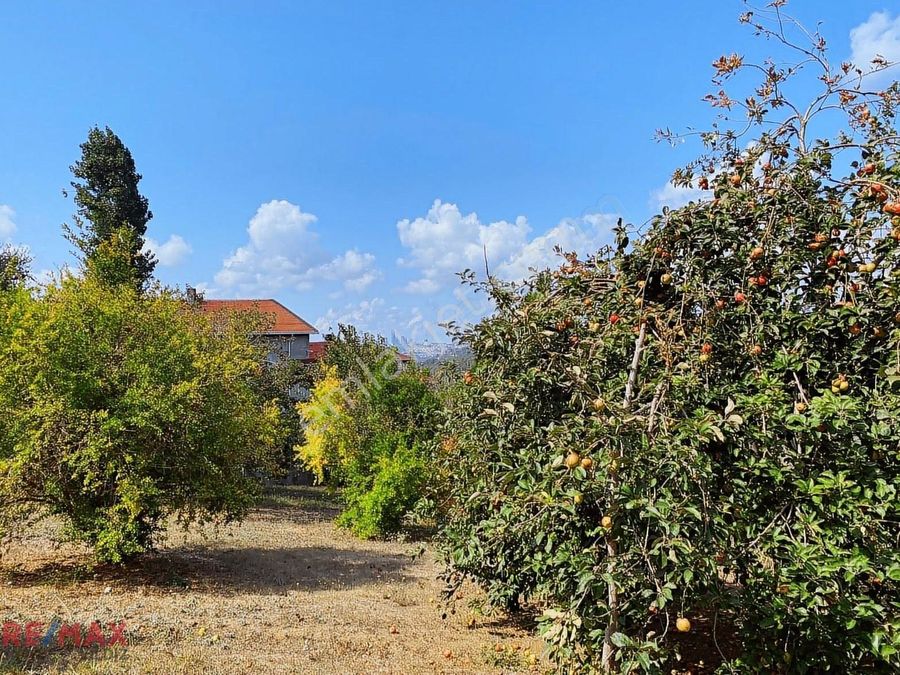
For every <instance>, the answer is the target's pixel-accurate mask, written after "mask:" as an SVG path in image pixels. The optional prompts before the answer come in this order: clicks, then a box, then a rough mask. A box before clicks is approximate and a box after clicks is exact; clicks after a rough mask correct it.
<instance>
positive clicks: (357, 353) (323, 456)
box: [297, 326, 439, 537]
mask: <svg viewBox="0 0 900 675" xmlns="http://www.w3.org/2000/svg"><path fill="white" fill-rule="evenodd" d="M438 407H439V401H438V399H437V396H436V394H435V392H434V391H433V387H432V385H431V383H430V382H429V379H428V373H427V371H425V370H424V369H419V368H416V367H414V366H407V367H405V368H401V366H400V364H399V363H398V361H397V355H396V352H395V351H394V350H392V349H391V348H390V347H388V346H387V345H386V344H385V342H384V341H383V340H382V339H380V338H377V337H375V336H371V335H360V334H359V333H357V332H356V330H355V329H354V328H353V327H352V326H341V329H340V332H339V334H338V336H329V341H328V348H327V351H326V357H325V366H324V370H323V377H322V379H321V380H320V381H319V382H318V383H317V384H316V386H315V388H314V389H313V391H312V395H311V398H310V400H309V401H308V402H305V403H301V404H299V406H298V409H299V411H300V414H301V415H302V416H303V418H304V419H305V420H306V421H307V426H306V429H305V441H304V443H303V444H302V445H300V446H298V447H297V455H298V457H299V458H300V459H301V460H302V461H303V462H304V463H305V464H306V466H307V467H308V468H309V469H310V470H312V471H313V472H315V473H316V474H317V475H318V476H319V479H320V480H327V481H328V482H329V483H330V484H331V485H332V486H334V487H340V488H342V493H341V494H342V497H343V499H344V501H345V503H346V505H347V508H346V509H345V511H344V512H343V513H342V514H341V517H340V519H339V522H340V523H341V524H342V525H344V526H346V527H348V528H349V529H351V530H352V531H353V532H354V533H356V534H357V535H359V536H362V537H376V536H384V535H387V534H391V533H393V532H396V531H398V530H399V529H400V527H401V526H402V523H403V519H404V517H405V516H406V515H407V514H408V513H409V512H410V511H411V510H412V509H413V508H414V506H415V505H416V503H417V502H418V501H419V500H420V499H421V498H422V497H423V496H425V494H426V492H427V489H428V486H429V484H430V479H431V476H432V472H431V470H430V464H431V460H430V457H429V455H428V452H427V448H428V446H427V444H426V443H425V442H424V441H426V440H427V439H429V438H430V437H431V435H432V434H433V431H434V425H435V418H436V413H437V409H438Z"/></svg>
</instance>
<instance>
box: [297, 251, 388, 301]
mask: <svg viewBox="0 0 900 675" xmlns="http://www.w3.org/2000/svg"><path fill="white" fill-rule="evenodd" d="M307 276H308V277H310V278H311V279H315V278H322V279H327V280H329V281H340V282H342V283H343V286H344V288H346V289H347V290H349V291H356V292H360V291H364V290H365V289H367V288H368V287H369V286H370V285H371V284H372V283H374V282H375V281H377V280H378V279H380V278H381V272H380V271H379V270H377V269H376V268H375V256H374V255H372V254H371V253H360V252H359V251H357V250H356V249H351V250H349V251H346V252H345V253H342V254H341V255H339V256H337V257H335V258H333V259H332V260H330V261H329V262H327V263H325V264H324V265H319V266H318V267H314V268H312V269H311V270H309V272H307Z"/></svg>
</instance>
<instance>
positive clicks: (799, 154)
mask: <svg viewBox="0 0 900 675" xmlns="http://www.w3.org/2000/svg"><path fill="white" fill-rule="evenodd" d="M780 4H781V3H774V4H773V6H771V7H770V8H769V9H768V10H767V11H766V12H758V13H757V14H755V15H754V14H752V13H748V14H745V15H744V16H743V17H742V21H744V22H746V23H748V24H750V25H751V26H752V27H753V28H755V30H756V31H757V32H758V33H759V34H762V35H764V36H765V37H767V38H770V44H777V45H780V46H781V47H782V48H784V49H785V50H786V51H787V52H789V53H792V54H794V55H798V59H797V60H796V62H794V63H793V65H790V66H781V65H777V64H776V62H774V61H771V62H766V63H762V64H749V63H745V62H744V60H743V59H742V58H741V57H740V56H738V55H730V56H723V57H722V58H721V59H719V60H718V61H717V62H716V63H714V64H713V65H714V68H715V71H716V72H715V79H714V82H715V84H716V86H717V92H716V93H715V94H712V95H711V96H710V97H709V101H710V103H711V104H712V105H713V106H715V107H716V108H718V109H720V110H721V111H722V114H721V116H720V118H719V119H718V120H717V121H716V124H715V125H714V127H713V129H712V130H711V131H709V132H705V133H703V134H700V135H699V138H700V140H701V141H702V143H703V144H704V150H703V152H702V154H701V156H700V157H699V158H698V159H697V160H696V161H694V162H692V163H691V164H689V165H688V166H686V167H684V168H682V169H679V170H678V171H676V172H675V174H674V176H673V183H674V184H675V185H676V186H678V187H682V188H691V187H693V188H695V189H697V188H699V189H700V190H701V191H702V193H701V195H702V196H700V197H699V198H698V199H696V200H695V201H692V202H690V203H688V204H687V205H686V206H684V207H681V208H677V209H672V210H668V209H667V210H664V212H663V213H660V214H658V215H657V216H656V217H654V218H653V219H652V220H651V221H650V222H649V223H648V224H647V225H646V227H643V228H633V227H629V226H626V225H624V224H622V223H620V225H619V226H618V227H617V228H616V231H615V243H614V245H612V246H610V247H609V249H607V250H602V251H599V252H597V253H596V254H594V255H592V256H590V257H587V258H584V259H581V258H579V257H578V256H577V255H575V254H574V253H568V254H566V256H565V262H564V264H563V265H562V266H561V267H560V268H559V269H556V270H546V271H542V272H538V273H535V274H534V275H533V276H531V277H530V278H528V279H526V280H524V281H523V282H522V283H518V284H506V283H501V282H499V281H497V280H495V279H490V278H489V279H488V280H487V281H484V282H476V281H475V280H474V279H473V278H472V277H471V276H470V277H469V281H470V282H471V283H473V284H476V285H477V286H478V287H479V288H480V289H481V290H483V291H485V292H487V293H488V294H489V295H490V296H491V297H492V299H493V301H494V304H495V307H496V309H495V311H494V313H493V314H492V315H491V316H489V317H487V318H485V319H484V320H482V321H481V322H480V323H478V324H477V325H475V326H474V327H472V328H469V329H465V330H461V331H460V332H459V339H460V340H461V341H463V342H464V343H466V344H468V345H469V346H470V347H471V349H472V351H473V354H474V364H473V367H472V368H471V370H470V371H468V372H466V373H465V374H464V376H463V378H462V380H461V381H460V382H459V383H458V384H457V385H456V386H455V391H454V395H453V396H451V397H450V402H449V404H448V409H447V410H446V413H445V424H444V428H443V434H442V438H441V442H440V455H441V457H442V462H443V465H444V467H445V470H446V471H447V473H448V474H451V475H452V476H453V480H452V481H451V482H448V483H447V485H446V486H445V493H444V494H443V507H444V528H443V550H444V554H445V557H446V561H447V572H446V576H447V581H448V593H449V594H450V595H451V596H452V595H453V593H454V592H455V591H456V590H457V589H458V588H459V587H460V584H461V583H462V582H463V581H465V580H466V579H470V580H474V581H475V582H477V583H478V584H480V585H481V586H482V587H483V588H484V589H485V591H486V592H487V596H488V598H489V600H490V601H491V603H492V604H494V605H497V606H503V607H507V608H510V607H512V608H515V607H518V606H519V605H520V604H522V603H526V602H527V603H532V604H534V605H536V606H537V607H538V608H540V609H541V610H543V614H542V616H541V619H540V626H541V633H542V635H543V636H544V638H545V640H546V642H547V644H548V649H549V652H550V655H551V657H552V658H553V659H554V661H555V662H556V663H557V664H558V666H559V667H560V669H561V670H565V671H566V672H571V671H572V670H573V669H575V668H578V669H580V670H579V672H585V671H590V670H597V671H606V672H610V671H615V672H631V671H636V670H641V671H649V672H655V671H658V670H664V671H665V672H669V670H670V669H671V668H673V667H676V664H678V663H679V662H680V663H681V664H682V666H679V667H683V666H684V665H685V664H689V663H692V662H693V661H692V659H693V660H696V659H698V658H702V659H704V660H705V661H706V663H707V664H710V663H719V664H721V666H722V668H723V671H726V672H787V671H789V672H822V671H826V670H830V671H835V672H861V671H866V672H889V671H890V672H896V669H897V668H898V667H900V299H898V298H900V137H898V134H897V129H896V125H895V112H896V105H897V103H898V101H900V87H898V85H897V84H896V83H894V84H891V85H889V86H887V87H886V88H873V87H872V86H871V85H870V83H871V82H872V81H876V82H877V81H879V80H878V79H877V78H873V77H872V76H871V75H869V74H868V73H870V72H871V71H876V72H878V71H882V70H883V69H884V68H885V67H886V66H887V64H886V63H884V62H881V61H876V62H874V63H873V64H860V66H856V65H853V64H841V65H840V66H837V67H835V66H832V65H831V64H830V63H829V62H828V60H827V59H826V47H825V44H824V41H823V40H822V39H821V38H820V36H818V35H813V36H812V40H811V44H810V45H809V46H806V44H805V42H798V41H796V40H794V39H793V38H792V37H791V35H792V31H794V32H796V31H798V30H800V29H799V27H798V26H796V24H793V23H792V22H791V21H790V19H788V18H787V17H785V16H784V15H783V14H782V13H781V10H780V7H779V5H780ZM779 62H781V61H779ZM753 75H757V76H759V78H760V81H759V82H757V83H756V85H755V86H754V88H753V91H752V93H751V94H750V95H748V96H743V97H741V98H740V99H738V98H731V97H730V96H729V94H728V93H726V91H725V86H726V84H727V83H728V82H734V81H737V82H738V84H741V83H743V82H745V81H746V78H747V77H751V76H753ZM807 76H810V77H809V78H807ZM805 78H806V79H805ZM807 79H811V80H812V82H813V83H816V84H817V86H818V89H819V90H818V92H817V93H815V94H814V95H813V97H812V98H811V100H809V101H807V102H806V103H803V104H800V103H798V102H796V101H793V100H790V99H789V98H788V97H787V95H786V91H794V90H795V89H794V82H806V84H807V85H808V84H809V82H808V81H807ZM881 81H883V74H882V77H881ZM738 111H742V112H743V114H742V115H741V119H740V120H736V119H734V118H733V117H732V116H734V114H735V113H736V112H738ZM698 648H699V649H700V650H701V651H700V652H698V651H697V650H698Z"/></svg>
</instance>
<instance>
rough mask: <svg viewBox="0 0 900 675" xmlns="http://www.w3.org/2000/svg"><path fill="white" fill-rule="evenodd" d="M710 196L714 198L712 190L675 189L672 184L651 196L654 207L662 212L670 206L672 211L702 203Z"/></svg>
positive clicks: (666, 185) (667, 184) (655, 191)
mask: <svg viewBox="0 0 900 675" xmlns="http://www.w3.org/2000/svg"><path fill="white" fill-rule="evenodd" d="M710 196H712V190H701V189H700V188H688V187H675V186H674V185H672V183H666V184H665V185H664V186H663V187H661V188H659V189H658V190H654V191H653V194H652V195H651V197H652V206H653V207H654V209H656V210H660V209H662V207H664V206H668V207H669V208H670V209H678V208H681V207H682V206H685V205H686V204H688V203H690V202H696V201H700V200H701V199H704V198H706V197H710Z"/></svg>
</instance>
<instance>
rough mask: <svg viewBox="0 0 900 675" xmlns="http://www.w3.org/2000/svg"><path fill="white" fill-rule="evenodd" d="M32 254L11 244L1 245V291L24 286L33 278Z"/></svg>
mask: <svg viewBox="0 0 900 675" xmlns="http://www.w3.org/2000/svg"><path fill="white" fill-rule="evenodd" d="M30 267H31V256H30V255H28V252H27V251H26V250H22V249H17V248H14V247H12V246H10V245H8V244H7V245H4V246H2V247H0V292H3V291H10V290H12V289H13V288H16V287H17V286H22V285H24V284H25V282H26V281H28V279H30V278H31V273H30Z"/></svg>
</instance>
